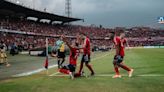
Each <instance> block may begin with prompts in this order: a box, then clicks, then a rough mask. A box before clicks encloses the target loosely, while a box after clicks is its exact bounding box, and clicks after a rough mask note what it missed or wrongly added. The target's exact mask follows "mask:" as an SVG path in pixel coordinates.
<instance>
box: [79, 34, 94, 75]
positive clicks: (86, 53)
mask: <svg viewBox="0 0 164 92" xmlns="http://www.w3.org/2000/svg"><path fill="white" fill-rule="evenodd" d="M82 38H83V39H84V43H83V46H82V47H83V55H82V59H81V63H80V69H79V72H78V73H77V74H76V76H77V77H78V76H81V75H82V69H83V65H84V63H85V65H86V67H87V68H88V69H89V70H90V71H91V76H93V75H94V74H95V73H94V71H93V69H92V67H91V65H90V64H89V62H90V55H91V48H90V39H89V37H87V35H86V34H84V33H82Z"/></svg>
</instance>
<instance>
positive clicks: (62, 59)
mask: <svg viewBox="0 0 164 92" xmlns="http://www.w3.org/2000/svg"><path fill="white" fill-rule="evenodd" d="M61 57H62V58H61V63H60V66H61V67H62V66H63V63H64V61H65V53H64V52H63V53H62V56H61Z"/></svg>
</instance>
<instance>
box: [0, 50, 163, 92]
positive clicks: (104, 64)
mask: <svg viewBox="0 0 164 92" xmlns="http://www.w3.org/2000/svg"><path fill="white" fill-rule="evenodd" d="M163 53H164V49H132V50H128V51H126V57H125V62H124V63H125V64H126V65H128V66H130V67H132V68H134V70H135V71H134V76H133V77H132V78H128V77H127V76H125V77H122V78H120V79H112V78H111V77H97V76H96V77H88V78H84V77H82V78H77V79H75V80H70V79H69V77H55V76H52V77H50V76H46V75H45V72H41V73H39V74H35V75H31V76H27V77H21V78H15V79H8V80H3V81H1V82H0V92H164V77H163V76H161V77H160V76H158V77H152V76H144V77H138V76H137V75H142V74H154V75H155V74H164V71H163V70H164V67H163V66H164V57H163ZM106 54H107V53H96V54H95V55H94V57H93V58H92V59H94V58H97V59H96V60H93V61H92V65H93V67H94V69H95V71H96V74H114V72H113V65H112V60H113V55H114V53H113V52H112V54H111V53H109V55H107V56H105V57H102V58H98V57H101V56H104V55H106ZM77 69H78V68H77ZM84 71H85V73H86V74H88V75H89V72H88V70H87V69H86V68H85V69H84ZM55 72H56V70H55V69H50V70H49V75H50V74H53V73H55ZM120 72H121V74H123V75H127V72H126V71H124V70H122V69H121V71H120Z"/></svg>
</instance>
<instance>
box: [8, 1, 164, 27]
mask: <svg viewBox="0 0 164 92" xmlns="http://www.w3.org/2000/svg"><path fill="white" fill-rule="evenodd" d="M10 1H15V2H16V1H18V0H10ZM19 2H20V4H23V5H25V6H27V7H31V8H33V7H34V8H35V9H37V10H42V11H43V10H44V8H46V10H47V12H50V13H54V14H59V15H65V0H19ZM71 2H72V16H73V17H77V18H81V19H84V20H85V22H82V21H80V22H75V23H74V24H81V25H91V24H95V25H97V26H98V25H102V26H104V27H109V28H110V27H112V28H113V27H134V26H149V27H154V28H159V27H163V28H164V24H158V23H157V22H158V19H157V18H158V17H160V16H164V0H71Z"/></svg>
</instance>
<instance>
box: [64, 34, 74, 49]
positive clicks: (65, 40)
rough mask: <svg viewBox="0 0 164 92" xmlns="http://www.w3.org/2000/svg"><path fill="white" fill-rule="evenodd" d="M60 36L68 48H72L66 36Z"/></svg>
mask: <svg viewBox="0 0 164 92" xmlns="http://www.w3.org/2000/svg"><path fill="white" fill-rule="evenodd" d="M62 38H63V41H64V42H65V43H66V45H67V46H68V47H69V48H70V49H72V46H71V45H70V44H69V43H68V41H67V39H66V37H65V36H62Z"/></svg>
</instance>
